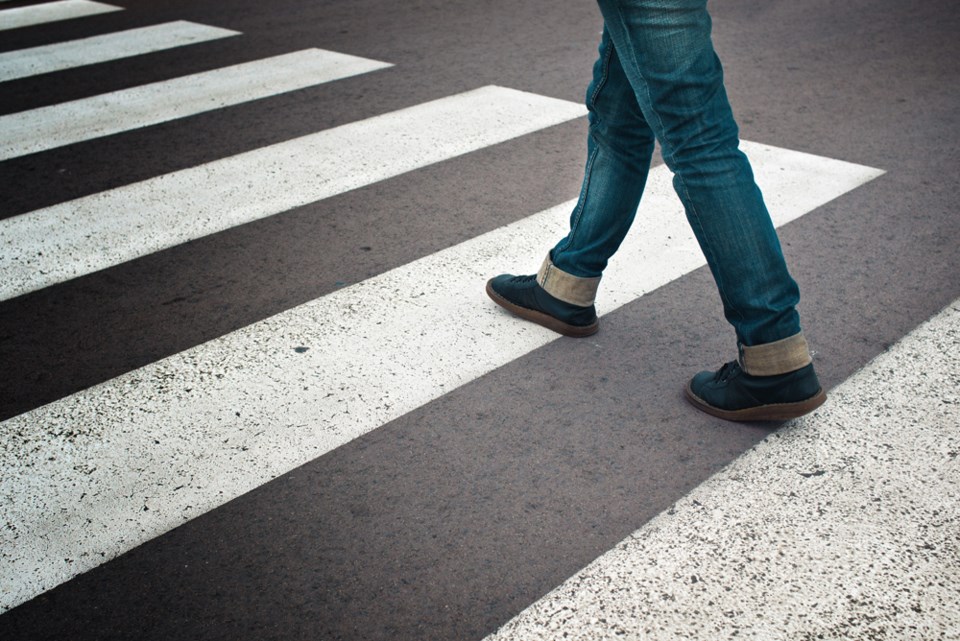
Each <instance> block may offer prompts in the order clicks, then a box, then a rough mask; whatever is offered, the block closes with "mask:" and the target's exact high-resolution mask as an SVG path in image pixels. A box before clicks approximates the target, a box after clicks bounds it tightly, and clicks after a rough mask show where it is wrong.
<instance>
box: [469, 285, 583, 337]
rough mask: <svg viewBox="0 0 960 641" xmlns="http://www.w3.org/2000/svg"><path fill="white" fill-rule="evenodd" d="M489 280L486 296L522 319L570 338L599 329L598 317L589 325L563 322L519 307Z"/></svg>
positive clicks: (533, 310)
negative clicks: (499, 291)
mask: <svg viewBox="0 0 960 641" xmlns="http://www.w3.org/2000/svg"><path fill="white" fill-rule="evenodd" d="M491 282H492V281H487V296H489V297H490V298H491V299H492V300H493V302H495V303H496V304H497V305H499V306H500V307H502V308H504V309H505V310H507V311H509V312H512V313H514V314H516V315H517V316H519V317H520V318H522V319H524V320H528V321H531V322H533V323H536V324H537V325H542V326H543V327H546V328H547V329H550V330H553V331H555V332H557V333H558V334H563V335H564V336H570V337H572V338H583V337H584V336H590V335H592V334H596V333H597V330H598V329H600V320H599V319H597V320H595V321H593V322H592V323H591V324H589V325H571V324H570V323H564V322H563V321H562V320H559V319H557V318H554V317H553V316H551V315H549V314H544V313H543V312H538V311H537V310H535V309H529V308H527V307H521V306H520V305H516V304H514V303H511V302H510V301H508V300H507V299H506V298H504V297H503V296H501V295H500V294H498V293H497V292H496V291H495V290H494V289H493V287H492V286H491V285H490V283H491Z"/></svg>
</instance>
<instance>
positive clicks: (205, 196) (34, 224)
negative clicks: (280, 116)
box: [0, 87, 585, 299]
mask: <svg viewBox="0 0 960 641" xmlns="http://www.w3.org/2000/svg"><path fill="white" fill-rule="evenodd" d="M584 113H585V109H584V107H582V106H581V105H577V104H574V103H572V102H567V101H565V100H557V99H555V98H547V97H544V96H537V95H534V94H530V93H525V92H521V91H515V90H513V89H505V88H502V87H484V88H481V89H477V90H474V91H469V92H467V93H463V94H459V95H456V96H451V97H447V98H442V99H440V100H435V101H433V102H428V103H424V104H421V105H417V106H414V107H410V108H407V109H402V110H400V111H395V112H393V113H389V114H384V115H381V116H377V117H375V118H370V119H367V120H362V121H359V122H355V123H350V124H347V125H343V126H340V127H336V128H333V129H328V130H325V131H321V132H318V133H314V134H310V135H308V136H304V137H301V138H297V139H295V140H289V141H286V142H282V143H279V144H276V145H272V146H270V147H264V148H261V149H257V150H254V151H250V152H246V153H243V154H239V155H236V156H232V157H230V158H225V159H221V160H217V161H214V162H211V163H208V164H205V165H201V166H199V167H193V168H190V169H185V170H182V171H179V172H175V173H172V174H167V175H165V176H159V177H157V178H153V179H150V180H146V181H143V182H140V183H135V184H132V185H128V186H125V187H121V188H119V189H114V190H111V191H108V192H103V193H100V194H95V195H93V196H90V197H86V198H81V199H79V200H74V201H71V202H67V203H62V204H58V205H55V206H53V207H48V208H46V209H40V210H37V211H34V212H30V213H27V214H23V215H21V216H17V217H14V218H8V219H5V220H2V221H0V247H2V248H3V252H2V255H0V299H6V298H10V297H12V296H16V295H18V294H23V293H26V292H29V291H33V290H36V289H39V288H42V287H46V286H48V285H51V284H53V283H56V282H60V281H63V280H66V279H70V278H74V277H76V276H81V275H83V274H87V273H90V272H93V271H96V270H100V269H104V268H106V267H110V266H112V265H117V264H119V263H122V262H124V261H127V260H131V259H134V258H137V257H139V256H144V255H146V254H149V253H151V252H155V251H158V250H161V249H164V248H166V247H171V246H173V245H177V244H179V243H184V242H187V241H190V240H193V239H195V238H199V237H201V236H205V235H208V234H213V233H215V232H218V231H222V230H225V229H229V228H231V227H234V226H236V225H242V224H244V223H247V222H250V221H253V220H257V219H260V218H265V217H267V216H272V215H274V214H277V213H280V212H282V211H286V210H289V209H292V208H294V207H298V206H300V205H305V204H307V203H310V202H314V201H317V200H320V199H323V198H328V197H330V196H334V195H336V194H339V193H342V192H345V191H349V190H351V189H356V188H357V187H362V186H364V185H369V184H371V183H373V182H376V181H379V180H384V179H386V178H390V177H392V176H396V175H398V174H401V173H403V172H406V171H410V170H412V169H417V168H419V167H423V166H425V165H429V164H431V163H436V162H440V161H442V160H446V159H448V158H452V157H454V156H458V155H461V154H465V153H468V152H471V151H475V150H477V149H481V148H483V147H486V146H488V145H493V144H496V143H499V142H503V141H505V140H509V139H511V138H515V137H517V136H522V135H524V134H527V133H530V132H532V131H536V130H538V129H542V128H544V127H549V126H551V125H555V124H558V123H561V122H564V121H567V120H571V119H573V118H578V117H580V116H582V115H583V114H584Z"/></svg>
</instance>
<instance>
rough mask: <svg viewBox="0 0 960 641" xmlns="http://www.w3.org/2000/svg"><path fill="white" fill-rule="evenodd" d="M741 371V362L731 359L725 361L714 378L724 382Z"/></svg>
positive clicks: (718, 381)
mask: <svg viewBox="0 0 960 641" xmlns="http://www.w3.org/2000/svg"><path fill="white" fill-rule="evenodd" d="M739 373H740V363H739V362H737V361H730V362H729V363H724V365H723V367H721V368H720V369H719V370H717V374H716V376H714V377H713V380H714V381H716V382H717V383H723V382H726V381H728V380H730V379H731V378H733V377H734V376H736V375H737V374H739Z"/></svg>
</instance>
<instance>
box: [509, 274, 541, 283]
mask: <svg viewBox="0 0 960 641" xmlns="http://www.w3.org/2000/svg"><path fill="white" fill-rule="evenodd" d="M536 278H537V275H536V274H527V275H525V276H514V277H513V278H511V279H510V280H511V282H514V283H518V284H519V283H529V282H530V281H532V280H536Z"/></svg>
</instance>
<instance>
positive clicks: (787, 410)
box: [684, 383, 827, 422]
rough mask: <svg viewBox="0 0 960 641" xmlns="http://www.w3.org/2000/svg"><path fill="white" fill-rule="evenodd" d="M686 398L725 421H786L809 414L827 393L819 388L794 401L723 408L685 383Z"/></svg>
mask: <svg viewBox="0 0 960 641" xmlns="http://www.w3.org/2000/svg"><path fill="white" fill-rule="evenodd" d="M684 391H686V396H687V400H688V401H690V403H692V404H693V406H694V407H696V408H697V409H698V410H700V411H702V412H706V413H707V414H710V415H711V416H716V417H717V418H722V419H724V420H727V421H740V422H745V421H786V420H789V419H791V418H797V417H799V416H803V415H804V414H809V413H810V412H812V411H813V410H815V409H817V408H818V407H820V406H821V405H823V404H824V402H825V401H826V400H827V394H826V392H824V391H823V389H822V388H821V389H820V391H818V392H817V393H816V394H814V395H813V396H811V397H810V398H808V399H806V400H804V401H797V402H796V403H771V404H770V405H760V406H758V407H747V408H744V409H742V410H725V409H720V408H719V407H714V406H713V405H711V404H710V403H707V402H706V401H705V400H703V399H702V398H700V397H699V396H697V395H696V394H694V393H693V389H691V387H690V383H687V387H686V389H685V390H684Z"/></svg>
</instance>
